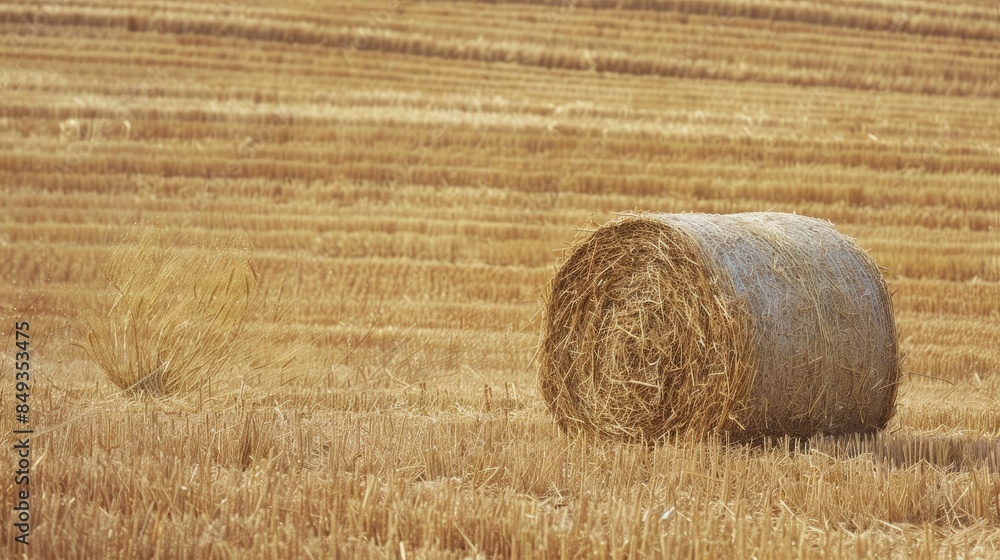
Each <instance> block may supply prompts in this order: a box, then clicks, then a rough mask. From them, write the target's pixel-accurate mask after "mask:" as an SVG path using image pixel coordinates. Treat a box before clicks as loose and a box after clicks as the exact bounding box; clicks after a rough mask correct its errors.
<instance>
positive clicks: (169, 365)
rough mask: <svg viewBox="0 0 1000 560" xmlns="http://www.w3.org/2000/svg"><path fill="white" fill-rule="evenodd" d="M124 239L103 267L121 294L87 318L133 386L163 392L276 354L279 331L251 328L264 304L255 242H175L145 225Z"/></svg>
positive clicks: (104, 364) (103, 360) (92, 345)
mask: <svg viewBox="0 0 1000 560" xmlns="http://www.w3.org/2000/svg"><path fill="white" fill-rule="evenodd" d="M133 237H134V239H132V240H129V239H124V240H122V241H121V242H119V243H118V244H116V245H115V246H114V247H113V248H112V250H111V254H110V256H109V258H108V261H107V264H106V265H105V276H106V278H107V280H108V282H109V283H110V284H111V286H112V288H113V295H112V296H111V297H112V298H113V299H112V300H111V301H110V302H109V304H108V306H107V310H106V311H105V312H104V313H103V314H102V315H95V316H92V317H90V318H89V320H88V321H87V328H88V331H87V334H86V338H85V340H84V344H82V346H83V348H84V349H85V350H86V351H87V353H88V354H89V355H90V357H91V358H92V359H93V360H94V361H95V362H96V363H97V365H98V366H99V367H100V368H101V370H102V371H103V372H104V374H105V375H106V376H107V378H108V379H109V380H110V381H111V382H113V383H114V384H115V385H117V386H118V387H121V388H122V389H123V390H124V391H125V392H126V393H130V394H139V393H147V394H152V395H165V394H172V393H178V392H184V391H189V390H192V389H197V388H199V387H201V386H203V385H205V384H206V383H208V382H209V381H210V380H211V379H212V378H213V377H216V376H219V375H220V374H223V373H231V372H233V370H234V369H237V368H244V370H245V371H244V372H246V371H250V370H256V369H260V368H262V367H265V366H267V365H271V364H272V363H274V362H275V361H276V359H277V358H275V357H274V353H273V352H274V348H273V346H272V344H273V342H274V341H273V340H272V339H273V337H272V336H271V335H272V334H273V332H271V331H273V329H272V330H271V331H268V330H264V331H256V332H254V331H252V329H251V328H250V326H251V323H252V322H253V320H254V319H255V317H256V316H257V315H258V314H260V313H261V312H262V311H263V297H262V294H261V292H260V276H259V274H258V273H257V270H256V267H255V264H254V259H253V252H252V249H251V247H250V244H249V242H248V241H247V240H246V239H245V238H243V237H239V236H233V237H231V238H229V239H228V240H226V241H225V242H224V243H212V244H210V245H209V246H206V247H179V246H174V245H173V244H172V243H171V242H170V240H169V239H168V238H167V237H166V236H165V234H164V233H163V232H162V231H159V230H155V229H152V228H146V229H143V230H142V231H140V232H139V233H138V234H137V235H135V236H133Z"/></svg>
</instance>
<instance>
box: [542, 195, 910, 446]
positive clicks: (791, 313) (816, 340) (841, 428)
mask: <svg viewBox="0 0 1000 560" xmlns="http://www.w3.org/2000/svg"><path fill="white" fill-rule="evenodd" d="M547 298H548V299H547V302H546V317H545V321H544V326H543V333H542V341H541V353H542V355H541V363H540V371H539V380H540V385H541V391H542V394H543V396H544V397H545V399H546V401H547V402H548V403H549V407H550V408H551V410H552V412H553V413H554V414H555V416H556V419H557V421H558V423H559V425H560V426H561V427H563V428H564V429H567V430H573V431H576V430H582V431H586V432H596V433H599V434H602V435H606V436H610V437H613V438H618V439H623V440H626V441H650V440H654V439H656V438H659V437H661V436H663V435H664V434H667V433H670V432H679V431H693V432H701V433H707V432H731V433H732V434H734V435H737V436H739V437H745V436H750V437H753V436H759V435H784V434H790V435H796V436H809V435H812V434H814V433H817V432H821V433H827V434H837V433H849V432H866V431H871V430H875V429H880V428H882V427H884V426H885V423H886V422H887V421H888V420H889V418H890V417H891V415H892V413H893V410H894V403H895V395H896V385H897V381H898V378H899V360H898V356H897V354H898V353H897V337H896V330H895V322H894V319H893V313H892V302H891V300H890V297H889V293H888V289H887V286H886V284H885V281H884V279H883V278H882V275H881V272H880V271H879V269H878V266H877V265H876V264H875V263H874V261H872V259H871V258H870V257H869V256H868V255H867V254H866V253H865V252H864V251H862V250H861V249H859V248H858V247H857V246H856V245H855V244H854V243H853V241H851V240H850V239H849V238H847V237H845V236H843V235H841V234H839V233H837V231H836V230H835V229H833V227H832V226H831V225H830V224H829V223H828V222H824V221H821V220H816V219H813V218H806V217H802V216H795V215H790V214H780V213H748V214H732V215H711V214H635V215H632V214H630V215H625V216H623V217H622V218H620V219H619V220H616V221H613V222H610V223H608V224H606V225H604V226H602V227H600V228H599V229H597V231H595V232H594V233H593V235H591V236H590V237H589V238H588V239H586V240H584V241H582V242H579V243H577V244H575V246H574V247H573V248H572V249H571V250H570V252H569V257H568V258H567V259H566V261H565V262H564V263H563V264H562V266H561V268H560V269H559V271H558V273H557V274H556V276H555V278H554V279H553V281H552V284H551V286H550V292H549V294H548V295H547Z"/></svg>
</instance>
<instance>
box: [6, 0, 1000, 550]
mask: <svg viewBox="0 0 1000 560" xmlns="http://www.w3.org/2000/svg"><path fill="white" fill-rule="evenodd" d="M0 42H2V44H3V47H2V50H0V86H2V89H0V209H2V211H0V256H2V262H3V267H2V268H0V304H2V308H0V320H2V321H3V322H2V323H0V326H2V328H0V332H3V333H4V335H5V339H6V340H7V342H6V344H5V350H4V355H3V362H2V374H3V375H2V378H0V433H3V434H4V439H3V442H4V448H5V449H6V450H7V451H5V452H4V459H3V460H2V461H0V464H2V465H5V467H4V472H3V473H2V478H0V480H3V483H2V485H0V486H2V487H3V489H4V490H3V494H2V495H3V496H4V505H3V508H2V511H3V512H4V513H3V514H2V515H0V539H2V541H3V544H2V549H0V555H5V556H7V557H11V558H15V557H21V556H22V555H27V556H29V557H32V558H102V557H107V558H181V557H192V558H194V557H199V558H200V557H204V558H237V557H239V558H243V557H261V558H325V557H373V558H402V557H406V558H422V557H429V558H464V557H487V558H492V557H517V558H529V557H545V558H549V557H551V558H557V557H566V558H582V557H607V556H610V557H625V556H630V557H642V556H652V557H656V556H663V557H671V558H676V557H698V558H702V557H704V558H709V557H711V558H750V557H754V556H755V557H757V558H820V557H827V558H828V557H911V556H912V557H925V558H931V557H938V556H942V557H943V556H947V557H964V558H978V557H987V556H994V555H998V554H1000V439H998V438H1000V402H998V399H1000V350H998V342H997V341H998V340H1000V136H998V134H1000V133H998V130H1000V110H998V109H1000V104H998V101H997V100H998V98H1000V6H998V5H997V4H996V2H972V1H968V2H930V1H928V2H917V1H913V2H909V1H907V2H859V1H853V0H837V1H831V2H823V3H807V2H791V1H788V2H785V1H779V0H773V1H771V0H767V1H762V2H750V1H735V2H715V1H708V0H692V1H684V2H674V1H669V0H663V1H642V0H619V1H614V2H612V1H605V0H592V1H591V0H586V1H551V2H547V3H546V2H539V3H532V2H517V1H511V2H498V3H494V2H477V1H473V0H465V1H405V0H390V1H387V2H382V1H379V2H360V1H348V2H336V3H334V4H333V5H331V6H320V5H317V4H315V3H313V2H306V1H299V0H293V1H291V2H286V3H282V4H280V5H278V4H277V3H274V4H273V5H272V4H270V3H266V2H229V3H211V2H204V3H198V2H186V1H176V2H160V1H155V2H142V3H137V4H132V5H129V6H127V7H126V6H125V5H123V4H120V3H115V2H104V1H102V0H96V1H92V2H76V1H72V2H70V1H54V2H51V3H42V4H38V3H28V2H14V3H5V4H4V5H3V6H0ZM632 209H646V210H656V211H662V212H681V211H699V212H719V213H729V212H741V211H760V210H775V211H785V212H796V213H799V214H805V215H810V216H816V217H820V218H825V219H828V220H831V221H832V222H833V223H834V224H835V225H836V226H837V228H838V229H839V230H840V231H841V232H843V233H845V234H847V235H850V236H852V237H854V238H856V239H857V240H858V242H859V244H860V245H861V246H862V247H864V248H865V249H868V250H869V251H870V253H871V255H872V256H873V257H874V258H875V260H876V261H877V262H878V263H879V264H881V265H882V266H884V267H886V269H887V271H886V276H887V279H888V282H889V285H890V288H891V289H892V291H893V294H894V295H893V302H894V305H895V309H896V319H897V324H898V329H899V333H900V346H901V349H902V351H903V352H905V354H906V361H905V362H904V370H905V371H906V374H905V375H904V378H903V382H902V385H901V387H900V391H899V401H898V411H897V414H896V417H895V418H894V419H893V420H892V421H891V422H890V424H889V426H888V428H887V430H886V431H885V432H884V433H882V434H880V435H879V436H877V437H875V438H870V439H862V438H851V437H848V438H841V439H831V438H815V439H813V440H810V441H809V442H805V443H803V442H798V443H796V442H794V441H778V442H772V443H771V444H769V445H763V446H756V447H754V446H736V445H727V444H726V443H725V442H720V441H716V440H712V439H709V440H707V441H705V440H691V441H673V440H671V441H666V442H662V443H661V444H660V445H657V446H655V447H651V448H647V447H645V446H635V445H624V444H616V443H608V442H602V441H599V440H592V439H591V440H588V439H584V438H570V437H567V436H566V435H564V434H562V433H560V432H559V430H558V429H557V428H556V427H555V424H554V422H553V421H552V419H551V417H550V415H549V413H548V411H547V409H546V407H545V404H544V403H543V401H542V400H541V398H540V396H539V392H538V390H537V388H536V384H535V372H536V368H535V364H533V363H532V356H533V354H534V352H535V348H536V346H537V342H538V333H539V329H540V315H539V313H538V311H539V302H540V300H541V292H540V290H541V289H542V287H543V286H544V284H545V283H546V281H547V280H548V278H550V277H551V275H552V273H553V270H554V268H553V266H554V263H555V259H556V257H557V256H558V255H559V249H560V248H562V247H564V246H565V245H566V244H567V243H568V242H569V241H570V240H571V239H572V238H573V237H574V236H575V235H577V231H578V230H579V229H587V228H591V227H592V225H593V224H595V223H596V224H600V223H603V222H604V221H606V220H608V219H611V218H612V217H614V213H615V212H619V211H625V210H632ZM137 224H147V225H151V226H154V227H156V228H158V229H159V230H161V231H162V232H164V234H165V235H166V236H168V237H169V238H171V239H175V240H176V243H177V244H178V245H180V246H193V247H197V246H204V245H206V244H209V243H212V242H216V243H218V242H220V240H221V241H224V240H226V239H228V238H229V237H231V236H234V235H235V236H245V238H246V239H247V240H248V241H249V242H250V243H251V244H252V246H253V254H254V259H255V262H256V267H257V270H258V271H259V273H260V275H261V278H262V290H263V293H264V294H265V296H266V300H267V302H268V303H267V306H270V307H268V309H269V310H273V309H281V310H283V316H282V319H281V320H280V322H271V321H269V320H261V321H257V322H254V323H253V324H252V325H250V329H249V331H250V332H253V333H264V334H266V335H267V336H266V338H267V340H269V341H270V342H269V343H268V344H272V345H274V346H275V351H276V352H278V353H282V352H286V351H291V352H292V353H293V354H294V355H295V358H296V359H295V360H294V361H293V362H292V363H290V364H289V365H288V366H287V367H274V368H258V369H253V370H251V369H250V368H249V366H247V367H242V368H241V367H240V364H239V363H238V360H237V364H236V367H235V368H232V369H226V370H224V371H204V372H203V375H204V376H205V377H206V379H208V378H210V379H211V383H208V384H206V385H204V386H202V387H200V388H199V389H198V390H196V391H187V392H181V393H179V394H177V395H172V396H167V397H158V398H149V397H135V396H127V395H125V394H123V392H122V391H121V390H120V389H119V388H118V387H116V386H114V385H113V384H112V383H110V382H109V380H108V379H107V378H106V377H105V376H104V374H103V373H102V372H101V370H100V369H99V368H98V367H97V365H96V364H95V363H94V361H93V360H91V359H89V358H88V357H87V355H86V353H85V351H84V348H81V347H80V346H78V345H80V344H83V345H84V346H85V343H84V339H85V334H86V330H85V318H86V317H87V316H88V314H92V313H97V312H100V310H101V309H102V307H101V305H102V304H103V303H105V302H107V301H110V298H111V297H112V296H113V294H112V293H111V292H110V288H109V286H108V282H107V280H106V279H105V274H104V263H105V262H106V259H107V258H108V254H109V249H110V248H111V246H112V245H113V244H114V243H115V242H116V241H118V240H119V239H121V238H122V237H123V236H125V235H129V234H134V232H135V231H136V225H137ZM588 224H591V225H588ZM272 316H273V314H272V313H264V314H262V317H272ZM20 321H29V322H30V326H31V327H30V328H31V333H32V339H31V367H32V372H33V373H32V375H33V377H32V389H31V395H30V403H31V418H30V426H31V428H33V430H34V433H33V434H32V436H31V443H32V448H31V454H32V455H31V483H30V490H31V503H30V506H31V532H30V540H31V544H30V546H29V547H24V546H22V545H20V544H18V543H16V542H15V541H14V538H15V536H17V534H18V530H17V529H16V528H15V527H14V525H13V523H14V518H13V514H12V511H13V510H12V505H13V504H15V503H16V502H15V492H17V491H19V490H20V489H21V486H19V485H16V484H15V483H14V480H15V479H14V471H15V468H16V464H15V463H16V456H15V454H14V452H13V451H12V450H11V449H12V445H13V443H14V442H15V437H14V434H13V430H14V429H18V428H21V427H23V426H22V425H19V424H18V423H17V422H16V420H15V414H14V410H15V406H16V404H17V402H19V401H17V400H16V397H15V377H14V365H13V364H14V363H15V358H14V354H15V352H16V351H17V350H16V348H15V347H14V344H15V337H14V334H13V331H14V324H15V322H20Z"/></svg>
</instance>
